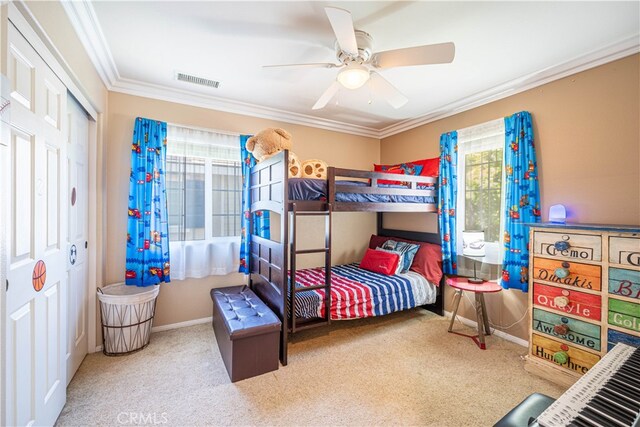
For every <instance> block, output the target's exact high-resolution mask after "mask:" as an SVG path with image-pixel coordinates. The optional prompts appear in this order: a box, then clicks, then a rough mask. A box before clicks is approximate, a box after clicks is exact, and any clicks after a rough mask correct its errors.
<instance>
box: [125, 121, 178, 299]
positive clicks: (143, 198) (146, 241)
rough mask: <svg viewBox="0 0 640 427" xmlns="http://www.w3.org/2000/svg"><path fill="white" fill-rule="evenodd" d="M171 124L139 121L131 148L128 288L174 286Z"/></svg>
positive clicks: (135, 125)
mask: <svg viewBox="0 0 640 427" xmlns="http://www.w3.org/2000/svg"><path fill="white" fill-rule="evenodd" d="M166 156H167V124H166V123H164V122H159V121H156V120H149V119H143V118H140V117H138V118H137V119H136V121H135V124H134V129H133V143H132V145H131V173H130V175H129V213H128V221H127V260H126V272H125V282H126V284H127V285H136V286H150V285H157V284H158V283H160V282H170V281H171V279H170V277H169V269H170V264H169V227H168V222H167V220H168V217H167V197H166V192H165V181H164V179H165V176H164V170H165V163H166Z"/></svg>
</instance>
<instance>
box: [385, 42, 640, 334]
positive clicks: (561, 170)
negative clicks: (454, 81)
mask: <svg viewBox="0 0 640 427" xmlns="http://www.w3.org/2000/svg"><path fill="white" fill-rule="evenodd" d="M639 64H640V56H639V55H633V56H630V57H627V58H624V59H621V60H618V61H615V62H612V63H609V64H606V65H603V66H600V67H597V68H594V69H591V70H587V71H585V72H582V73H578V74H574V75H572V76H569V77H566V78H563V79H561V80H557V81H554V82H551V83H548V84H546V85H543V86H540V87H537V88H535V89H531V90H528V91H526V92H522V93H519V94H516V95H514V96H511V97H509V98H505V99H502V100H500V101H496V102H493V103H490V104H487V105H484V106H481V107H478V108H474V109H472V110H469V111H465V112H463V113H460V114H456V115H454V116H451V117H447V118H445V119H442V120H439V121H436V122H433V123H429V124H427V125H424V126H420V127H418V128H415V129H412V130H409V131H406V132H403V133H400V134H397V135H394V136H392V137H389V138H385V139H383V140H382V141H381V144H380V158H381V161H382V162H383V163H396V162H401V161H409V160H414V159H418V158H423V157H435V156H437V155H438V154H439V140H440V134H442V133H443V132H446V131H449V130H455V129H461V128H465V127H468V126H473V125H476V124H479V123H483V122H486V121H489V120H494V119H497V118H500V117H504V116H507V115H510V114H513V113H515V112H518V111H522V110H527V111H529V112H531V114H532V116H533V125H534V134H535V143H536V148H537V156H538V168H539V174H540V193H541V199H542V211H543V220H546V219H547V211H548V207H549V206H550V205H553V204H555V203H562V204H564V205H565V206H567V209H568V211H569V221H571V222H581V223H611V224H635V225H637V224H640V125H639V120H640V70H639ZM413 221H414V224H413V227H414V228H416V229H422V230H425V229H426V231H433V230H434V229H435V228H433V227H434V224H435V222H434V221H433V219H431V220H430V221H431V222H429V223H428V225H427V222H426V221H427V220H426V219H424V217H415V218H414V219H413ZM451 299H452V292H450V290H449V289H447V292H446V309H447V310H451ZM487 304H488V306H489V307H488V308H489V317H490V319H491V320H492V322H493V323H496V324H498V325H503V326H507V325H510V324H512V323H514V322H516V321H517V320H519V319H521V318H522V317H523V315H524V314H525V312H526V310H527V294H524V293H522V292H520V291H505V292H501V293H500V294H498V295H490V296H489V297H488V298H487ZM461 314H462V315H463V316H464V317H467V318H471V319H474V318H475V317H474V314H473V312H472V311H471V305H470V304H469V303H468V301H465V308H464V311H463V312H462V313H461ZM506 332H508V333H510V334H512V335H515V336H517V337H520V338H523V339H527V322H526V321H521V322H519V323H518V324H516V325H514V326H513V327H512V328H510V329H508V330H507V331H506Z"/></svg>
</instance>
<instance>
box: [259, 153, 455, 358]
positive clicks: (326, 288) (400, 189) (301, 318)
mask: <svg viewBox="0 0 640 427" xmlns="http://www.w3.org/2000/svg"><path fill="white" fill-rule="evenodd" d="M288 164H289V153H288V151H287V150H284V151H281V152H280V153H278V154H276V155H274V156H272V157H270V158H269V159H266V160H264V161H262V162H260V163H258V164H256V165H255V166H254V167H252V168H251V172H250V184H249V188H250V198H251V212H257V211H271V212H274V213H277V214H278V215H279V219H280V221H279V224H278V225H279V229H280V235H279V239H278V240H272V239H267V238H263V237H260V236H258V235H257V234H255V233H254V230H253V228H254V227H253V224H251V226H250V227H249V230H248V233H250V234H251V246H250V262H249V265H250V276H249V285H250V286H251V288H252V289H253V291H254V292H255V293H256V294H257V295H258V296H259V297H260V299H262V301H264V302H265V303H266V304H267V305H268V306H269V307H270V308H271V309H272V310H273V311H274V313H276V315H277V316H278V317H279V318H280V320H281V321H282V331H281V337H280V361H281V362H282V364H283V365H286V364H287V344H288V336H289V334H293V333H296V332H298V331H301V330H304V329H308V328H311V327H317V326H322V325H327V324H329V323H330V322H331V309H330V308H331V307H332V306H331V286H332V266H331V217H332V213H333V212H377V213H378V218H377V220H378V227H377V235H379V236H386V237H388V238H389V239H392V238H397V239H404V240H410V241H416V242H427V243H431V244H436V245H440V236H439V234H438V233H418V232H410V231H404V230H389V229H385V228H384V227H383V217H382V215H383V213H384V212H432V213H434V212H437V206H436V194H437V189H436V187H435V186H436V183H437V178H435V177H428V176H413V175H401V176H399V175H395V174H389V173H382V172H369V171H360V170H351V169H341V168H334V167H329V168H328V171H327V180H300V179H295V178H291V179H290V178H289V173H288V172H289V169H288ZM399 180H401V181H399ZM311 215H320V216H324V217H325V232H324V241H325V244H324V247H322V248H318V249H304V250H299V249H298V248H297V244H296V229H297V225H296V224H297V221H296V219H297V218H298V217H300V216H311ZM251 217H253V215H251ZM274 225H275V224H273V219H272V228H276V227H274ZM272 237H273V236H272ZM310 253H322V254H324V259H325V263H324V264H325V266H324V268H323V269H316V270H317V272H320V271H321V272H322V274H318V275H316V277H315V278H312V279H309V274H308V272H305V271H304V270H303V271H302V272H298V270H297V268H296V258H297V255H301V254H310ZM334 268H335V269H336V272H335V274H336V275H340V276H341V277H342V278H355V279H356V280H357V277H352V276H350V273H352V272H353V269H355V270H357V268H356V265H355V264H354V265H348V266H339V267H334ZM339 269H342V271H340V270H339ZM349 269H351V270H349ZM356 273H357V272H356ZM298 274H300V275H301V276H300V277H298ZM413 274H414V276H412V277H409V276H411V275H407V277H404V278H397V280H399V281H403V282H404V284H405V285H404V286H412V287H413V288H414V289H419V287H420V286H423V285H422V284H418V285H416V281H417V280H418V279H417V278H416V276H419V275H418V274H417V273H413ZM400 276H405V275H400ZM394 277H396V276H394ZM440 277H442V276H441V275H440ZM310 280H316V283H309V281H310ZM424 282H427V280H426V279H424ZM438 284H439V285H440V286H436V285H438ZM438 284H433V283H431V284H430V285H431V286H432V288H433V289H432V291H428V290H427V291H420V290H419V291H418V292H417V293H418V294H420V293H422V294H426V293H429V292H431V293H433V294H435V297H433V295H431V298H427V299H429V303H428V304H427V303H425V304H422V302H423V301H426V299H424V298H423V299H420V301H418V299H419V298H416V301H413V300H412V301H410V302H406V301H405V302H402V303H399V304H398V307H395V308H394V309H391V310H387V312H392V311H399V310H400V309H404V308H410V307H414V306H416V305H420V306H422V307H424V308H425V309H427V310H430V311H433V312H434V313H437V314H439V315H443V295H442V294H443V279H442V278H440V279H439V283H438ZM416 286H417V287H418V288H416ZM399 292H401V291H399ZM422 297H424V295H422ZM434 299H435V301H433V300H434ZM305 307H306V308H307V309H306V310H305ZM309 307H311V308H310V309H309ZM334 312H335V311H334ZM310 313H311V314H310ZM314 313H315V315H314ZM356 314H357V313H356ZM376 314H386V313H376ZM355 317H358V316H355ZM346 318H351V317H349V316H346Z"/></svg>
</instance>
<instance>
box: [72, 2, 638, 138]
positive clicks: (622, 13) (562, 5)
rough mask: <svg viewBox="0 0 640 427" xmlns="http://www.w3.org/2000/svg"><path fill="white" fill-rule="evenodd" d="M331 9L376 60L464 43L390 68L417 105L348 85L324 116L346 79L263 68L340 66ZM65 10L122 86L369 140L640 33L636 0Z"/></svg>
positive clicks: (556, 71)
mask: <svg viewBox="0 0 640 427" xmlns="http://www.w3.org/2000/svg"><path fill="white" fill-rule="evenodd" d="M327 5H333V6H338V7H341V8H345V9H348V10H350V11H351V12H352V15H353V19H354V21H355V27H356V28H358V29H361V30H364V31H366V32H368V33H369V34H371V35H372V36H373V38H374V52H375V51H382V50H388V49H396V48H402V47H410V46H416V45H422V44H430V43H441V42H447V41H453V42H454V43H455V45H456V56H455V59H454V61H453V63H452V64H445V65H429V66H414V67H403V68H397V69H388V70H382V71H381V72H380V73H381V74H382V75H384V77H386V78H387V79H388V80H389V81H390V82H391V83H393V84H394V85H395V86H396V87H397V88H398V89H399V90H400V91H402V92H403V93H404V94H405V95H406V96H407V97H408V98H409V102H408V103H407V104H406V105H405V106H404V107H402V108H400V109H398V110H394V109H393V108H392V107H390V106H389V105H388V104H387V103H386V102H385V101H384V100H382V99H380V98H378V97H376V96H375V94H371V91H370V90H368V88H367V86H364V87H362V88H360V89H357V90H354V91H350V90H348V89H341V91H340V92H339V93H338V95H337V96H336V97H335V98H334V99H333V100H332V101H331V102H330V103H329V105H328V106H327V107H326V108H324V109H322V110H318V111H314V110H312V109H311V107H312V106H313V104H314V103H315V101H316V100H317V98H318V97H319V96H320V95H321V94H322V93H323V91H324V90H325V89H326V88H327V87H328V86H329V85H330V84H331V82H332V81H333V80H334V79H335V77H336V74H337V70H336V69H263V68H262V67H261V65H265V64H286V63H304V62H336V61H335V52H334V49H333V45H334V36H333V33H332V30H331V26H330V24H329V21H328V20H327V16H326V14H325V12H324V7H325V6H327ZM65 9H66V10H67V12H68V13H69V15H70V17H71V18H72V22H74V26H75V27H76V30H77V31H78V32H79V35H80V37H81V39H82V40H83V41H84V43H85V46H87V43H88V44H89V45H91V49H93V50H94V52H93V53H91V52H90V55H91V56H93V57H94V59H95V60H94V62H96V63H97V65H98V68H99V69H100V67H102V71H101V72H102V74H103V75H105V76H106V77H105V80H107V82H106V83H107V86H108V87H110V89H112V90H120V91H123V92H132V93H141V94H145V93H147V94H150V95H151V96H157V97H160V98H165V99H169V98H175V99H176V100H180V99H181V100H183V101H185V102H191V101H194V102H195V103H199V104H203V105H210V106H212V108H217V109H223V110H227V111H235V112H246V113H249V114H254V115H262V116H267V117H269V116H273V117H274V118H275V117H277V118H283V117H284V118H286V117H287V116H288V117H289V118H290V121H294V122H307V123H309V124H314V123H315V124H318V125H319V126H321V127H329V128H331V127H336V128H339V127H345V128H348V127H351V128H353V129H356V131H354V132H355V133H362V134H370V135H375V134H378V135H382V134H384V133H385V132H387V133H388V132H389V131H390V130H393V129H394V128H398V126H400V125H402V124H405V126H410V125H411V124H412V123H419V122H420V121H421V120H425V119H428V118H429V117H437V116H439V115H443V114H444V115H446V114H450V113H451V112H453V111H454V110H460V109H464V108H468V107H470V106H473V105H477V104H479V103H483V102H487V101H488V100H491V99H496V97H501V96H505V94H509V93H513V92H514V91H518V90H522V89H523V88H526V87H527V85H529V87H530V86H531V85H536V84H539V83H542V82H544V81H548V80H550V79H553V78H557V77H559V76H562V75H566V74H567V72H575V71H576V70H580V69H585V68H588V67H590V66H593V65H594V64H599V63H603V62H607V61H610V60H613V59H616V58H618V57H622V56H626V55H629V54H631V53H634V52H637V51H638V46H639V37H640V2H637V1H633V2H609V1H605V2H369V1H359V2H272V1H267V2H238V1H236V2H177V1H164V2H158V1H154V2H133V1H119V2H112V1H101V2H92V3H85V4H83V5H81V6H79V5H78V4H75V6H71V7H70V6H69V4H67V5H66V6H65ZM80 9H83V10H81V11H80V12H81V13H78V10H80ZM74 10H75V15H74ZM83 13H84V15H83ZM82 16H85V18H86V16H88V17H89V18H92V19H93V23H92V28H87V27H88V25H86V22H90V21H91V19H89V21H85V25H84V29H82V26H78V25H77V23H78V20H79V17H80V18H82ZM81 20H82V19H80V21H81ZM101 33H102V34H101ZM88 50H89V49H88ZM109 55H110V56H111V58H112V60H111V58H110V57H109ZM176 71H181V72H185V73H189V74H194V75H196V76H200V77H204V78H208V79H212V80H217V81H220V87H219V88H218V89H211V88H204V87H201V86H194V85H191V84H188V83H184V82H178V81H176V80H175V79H174V74H175V72H176ZM369 101H371V102H370V103H369ZM263 107H267V108H263Z"/></svg>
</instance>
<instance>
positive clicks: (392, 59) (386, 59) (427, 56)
mask: <svg viewBox="0 0 640 427" xmlns="http://www.w3.org/2000/svg"><path fill="white" fill-rule="evenodd" d="M455 54H456V46H455V45H454V44H453V43H451V42H448V43H439V44H428V45H425V46H416V47H407V48H404V49H394V50H387V51H384V52H378V53H376V54H374V55H373V58H372V59H371V64H372V65H373V66H374V67H376V68H391V67H406V66H408V65H428V64H447V63H449V62H452V61H453V58H454V56H455Z"/></svg>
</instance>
